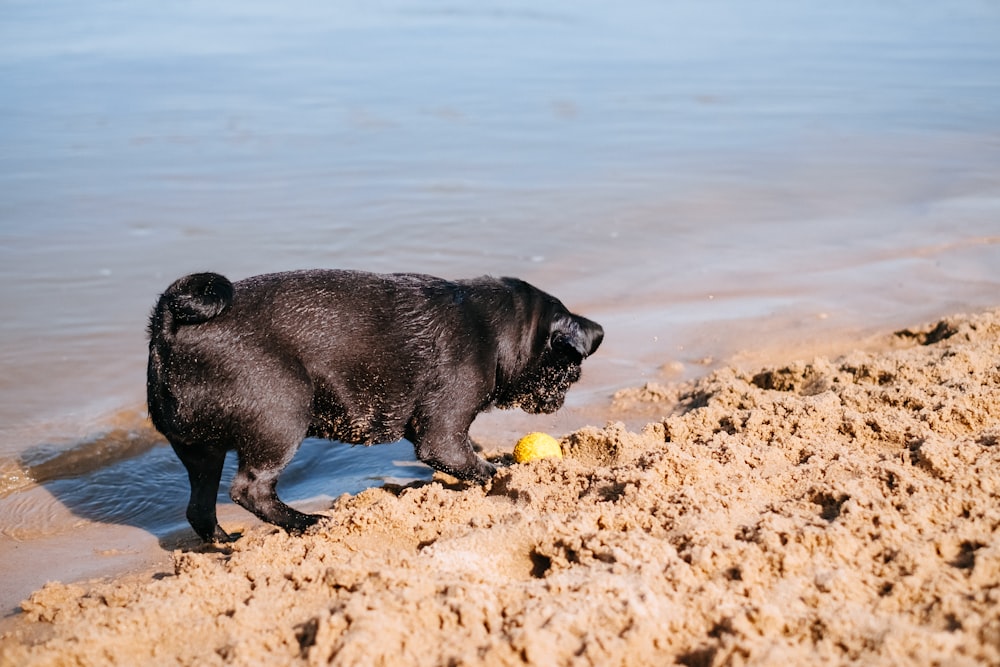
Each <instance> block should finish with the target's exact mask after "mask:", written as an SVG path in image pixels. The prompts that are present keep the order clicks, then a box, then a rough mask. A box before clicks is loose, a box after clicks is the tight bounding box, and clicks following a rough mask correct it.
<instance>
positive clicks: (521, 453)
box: [514, 433, 562, 463]
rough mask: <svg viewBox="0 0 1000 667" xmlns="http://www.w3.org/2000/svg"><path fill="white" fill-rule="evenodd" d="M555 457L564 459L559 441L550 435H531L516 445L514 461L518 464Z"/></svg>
mask: <svg viewBox="0 0 1000 667" xmlns="http://www.w3.org/2000/svg"><path fill="white" fill-rule="evenodd" d="M549 457H555V458H557V459H561V458H562V449H561V448H560V447H559V441H558V440H556V439H555V438H553V437H552V436H551V435H549V434H548V433H529V434H528V435H526V436H524V437H523V438H521V439H520V440H518V441H517V444H516V445H514V460H515V461H517V462H518V463H527V462H528V461H537V460H538V459H547V458H549Z"/></svg>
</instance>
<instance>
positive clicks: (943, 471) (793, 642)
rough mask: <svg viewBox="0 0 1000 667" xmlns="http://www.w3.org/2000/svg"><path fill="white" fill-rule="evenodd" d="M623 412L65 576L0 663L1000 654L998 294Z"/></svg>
mask: <svg viewBox="0 0 1000 667" xmlns="http://www.w3.org/2000/svg"><path fill="white" fill-rule="evenodd" d="M613 408H614V410H615V411H617V413H618V414H620V415H621V421H620V422H610V423H608V424H607V425H605V426H603V427H595V426H588V427H585V428H582V429H580V430H577V431H575V432H572V433H569V434H566V435H565V436H563V438H562V445H563V448H564V453H565V458H564V459H563V460H562V461H552V460H546V461H539V462H534V463H531V464H524V465H512V466H510V467H507V468H504V469H502V470H501V471H500V472H499V474H498V475H497V477H496V478H495V480H494V481H493V482H492V484H491V485H489V486H488V487H486V488H479V487H470V486H466V485H462V484H458V483H455V482H454V481H453V480H449V479H447V478H444V477H441V478H436V479H435V480H434V481H432V482H429V483H426V482H425V483H421V484H415V485H411V486H407V487H385V488H372V489H369V490H367V491H364V492H363V493H360V494H357V495H355V496H344V497H341V498H339V499H338V500H337V501H336V502H335V503H334V505H333V507H331V508H330V509H329V511H327V512H326V514H328V515H329V517H330V518H329V520H328V521H326V522H324V523H322V524H321V525H319V526H317V527H316V528H315V529H313V530H312V531H310V532H309V533H307V534H306V535H304V536H289V535H286V534H284V533H283V532H281V531H278V530H275V529H272V528H271V527H268V526H256V527H252V528H250V529H248V530H247V531H246V533H245V534H244V535H243V537H242V538H241V539H239V540H238V541H237V542H235V543H234V544H232V545H230V546H227V547H204V548H189V549H186V550H177V551H176V552H174V553H173V568H172V569H170V570H169V571H163V572H156V573H149V574H147V575H146V576H142V577H130V578H123V579H115V580H100V581H91V582H85V583H76V584H72V583H70V584H64V583H50V584H47V585H46V586H45V587H44V588H42V589H41V590H39V591H37V592H35V593H34V594H33V595H31V596H30V597H29V598H28V599H27V600H25V601H24V602H23V603H22V608H23V610H24V611H23V614H22V619H21V621H20V623H19V625H18V627H17V628H16V629H14V630H13V631H11V632H9V633H8V634H6V635H5V636H4V637H3V639H2V643H0V656H2V658H0V661H2V662H3V663H4V664H10V665H64V664H84V665H91V664H93V665H98V664H101V665H103V664H109V665H136V664H144V665H148V664H181V665H223V664H236V665H254V664H267V665H277V664H310V665H312V664H334V665H397V664H407V665H520V664H533V665H601V666H606V665H670V664H681V665H689V666H694V665H773V664H783V665H806V664H822V665H827V664H846V663H858V664H865V665H907V664H912V665H935V664H948V665H963V664H969V665H972V664H998V663H1000V311H996V312H988V313H982V314H977V315H972V316H956V317H952V318H948V319H947V320H943V321H941V322H935V323H932V324H930V325H927V326H925V327H922V328H917V329H914V330H908V331H905V332H898V333H896V334H887V335H886V336H884V337H883V339H882V342H881V345H880V347H879V349H878V350H876V351H874V352H872V351H865V352H852V353H850V354H847V355H845V356H842V357H839V358H815V359H812V360H808V361H795V362H792V361H790V360H789V362H788V363H785V364H777V365H772V366H766V367H757V368H749V369H740V368H736V367H728V368H723V369H721V370H718V371H715V372H712V373H711V374H710V375H708V376H706V377H704V378H701V379H699V380H696V381H693V382H688V383H677V384H647V385H646V386H643V387H639V388H635V389H630V390H627V391H622V392H619V393H618V394H617V395H616V396H615V398H614V406H613ZM637 414H643V415H651V416H650V417H649V419H648V422H649V423H648V424H647V425H646V426H645V427H642V428H635V429H633V430H629V429H628V428H627V427H626V426H625V425H624V424H625V423H634V419H633V421H629V419H630V418H634V416H635V415H637ZM491 455H492V456H493V457H494V458H503V457H504V456H505V453H504V452H500V451H498V452H492V453H491Z"/></svg>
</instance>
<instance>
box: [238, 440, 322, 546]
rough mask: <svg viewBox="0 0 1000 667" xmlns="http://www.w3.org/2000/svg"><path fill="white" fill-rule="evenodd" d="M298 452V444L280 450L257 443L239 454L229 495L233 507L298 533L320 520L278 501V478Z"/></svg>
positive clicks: (316, 516)
mask: <svg viewBox="0 0 1000 667" xmlns="http://www.w3.org/2000/svg"><path fill="white" fill-rule="evenodd" d="M296 449H298V443H295V444H294V445H289V446H282V447H268V446H266V445H263V444H258V446H255V447H254V448H253V452H252V454H250V455H243V453H242V452H241V453H240V465H239V470H237V472H236V476H235V477H234V478H233V483H232V485H231V486H230V489H229V496H230V497H231V498H232V499H233V501H234V502H236V504H238V505H240V506H241V507H243V508H245V509H247V510H249V511H250V512H253V513H254V514H255V515H257V517H259V518H260V519H262V520H264V521H266V522H268V523H271V524H274V525H276V526H280V527H282V528H284V529H285V530H287V531H289V532H293V533H296V532H301V531H303V530H305V529H306V528H308V527H309V526H311V525H313V524H314V523H316V522H317V521H319V520H320V519H322V518H323V517H322V516H320V515H318V514H303V513H302V512H299V511H298V510H294V509H292V508H291V507H289V506H288V505H286V504H285V503H283V502H282V501H281V499H280V498H278V494H277V491H276V490H275V487H276V486H277V484H278V476H279V475H281V471H282V470H284V469H285V466H286V465H288V463H289V461H291V460H292V456H293V455H294V454H295V451H296Z"/></svg>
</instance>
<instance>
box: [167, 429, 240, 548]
mask: <svg viewBox="0 0 1000 667" xmlns="http://www.w3.org/2000/svg"><path fill="white" fill-rule="evenodd" d="M170 444H171V446H172V447H173V448H174V452H176V453H177V457H178V458H179V459H180V460H181V463H183V464H184V467H185V468H186V469H187V473H188V479H190V480H191V500H190V502H188V506H187V520H188V522H189V523H190V524H191V527H192V528H194V532H196V533H198V536H199V537H200V538H201V539H203V540H204V541H206V542H229V541H231V540H232V539H233V538H232V536H231V535H229V533H227V532H226V531H224V530H222V527H221V526H219V521H218V519H217V518H216V515H215V502H216V498H217V497H218V495H219V480H220V479H221V478H222V466H223V464H224V463H225V462H226V450H225V449H224V448H220V447H212V446H204V445H193V446H192V445H183V444H174V443H170Z"/></svg>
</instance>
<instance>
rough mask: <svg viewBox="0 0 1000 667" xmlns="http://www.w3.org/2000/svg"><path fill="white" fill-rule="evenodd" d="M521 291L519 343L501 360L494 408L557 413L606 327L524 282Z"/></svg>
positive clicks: (599, 342) (598, 343)
mask: <svg viewBox="0 0 1000 667" xmlns="http://www.w3.org/2000/svg"><path fill="white" fill-rule="evenodd" d="M518 282H519V283H520V281H518ZM519 287H521V289H519V290H518V295H519V296H520V297H521V303H520V304H519V305H521V306H522V307H523V309H521V308H519V309H516V310H518V311H519V315H520V317H521V319H522V320H523V321H522V322H521V323H520V324H521V329H520V340H519V341H518V342H519V345H513V346H511V347H512V348H516V349H517V352H518V354H516V355H511V354H509V353H508V354H507V355H506V356H507V357H508V359H501V363H500V368H499V369H498V383H497V384H498V386H497V390H498V391H497V396H496V400H495V402H494V404H495V405H496V406H497V407H499V408H521V409H522V410H524V411H525V412H530V413H551V412H555V411H556V410H558V409H559V408H561V407H562V406H563V403H564V402H565V401H566V392H567V390H569V388H570V385H572V384H573V383H574V382H576V381H577V380H579V379H580V365H581V364H582V363H583V360H584V359H586V358H587V357H589V356H590V355H591V354H593V353H594V352H595V351H597V348H598V346H599V345H600V344H601V341H602V340H603V339H604V329H602V328H601V325H600V324H598V323H597V322H594V321H592V320H588V319H587V318H585V317H581V316H579V315H574V314H573V313H571V312H569V311H568V310H567V309H566V307H565V306H563V304H562V303H561V302H560V301H559V300H558V299H556V298H554V297H552V296H550V295H548V294H546V293H545V292H542V291H541V290H538V289H536V288H534V287H532V286H531V285H528V284H527V283H520V285H519ZM501 356H504V355H501ZM515 358H516V362H514V361H512V360H513V359H515ZM505 362H506V363H505Z"/></svg>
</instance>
